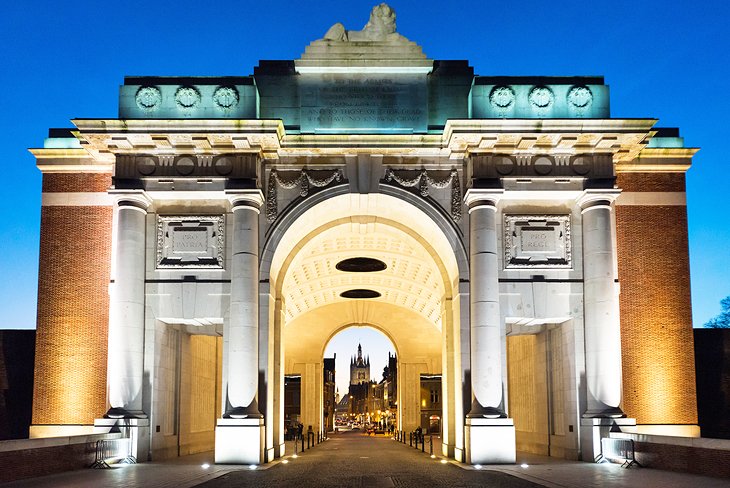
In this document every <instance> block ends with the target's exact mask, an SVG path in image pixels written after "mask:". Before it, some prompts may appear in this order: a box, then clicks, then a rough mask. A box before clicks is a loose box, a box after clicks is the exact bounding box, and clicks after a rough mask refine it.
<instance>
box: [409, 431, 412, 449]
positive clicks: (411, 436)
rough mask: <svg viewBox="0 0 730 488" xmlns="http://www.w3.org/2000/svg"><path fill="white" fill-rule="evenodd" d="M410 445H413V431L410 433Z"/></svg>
mask: <svg viewBox="0 0 730 488" xmlns="http://www.w3.org/2000/svg"><path fill="white" fill-rule="evenodd" d="M408 445H409V446H410V447H413V432H409V433H408Z"/></svg>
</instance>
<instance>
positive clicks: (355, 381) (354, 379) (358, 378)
mask: <svg viewBox="0 0 730 488" xmlns="http://www.w3.org/2000/svg"><path fill="white" fill-rule="evenodd" d="M369 381H370V357H369V356H368V357H367V358H365V359H363V357H362V346H361V345H360V344H358V345H357V358H355V357H353V358H352V359H351V360H350V384H351V385H359V384H360V383H367V382H369Z"/></svg>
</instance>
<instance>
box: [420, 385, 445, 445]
mask: <svg viewBox="0 0 730 488" xmlns="http://www.w3.org/2000/svg"><path fill="white" fill-rule="evenodd" d="M441 413H442V411H441V376H440V375H423V376H421V428H422V429H423V432H425V433H429V434H441Z"/></svg>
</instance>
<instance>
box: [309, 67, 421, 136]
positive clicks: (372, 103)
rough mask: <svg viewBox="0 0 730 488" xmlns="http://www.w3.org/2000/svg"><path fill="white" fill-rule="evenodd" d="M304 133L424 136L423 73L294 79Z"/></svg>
mask: <svg viewBox="0 0 730 488" xmlns="http://www.w3.org/2000/svg"><path fill="white" fill-rule="evenodd" d="M299 100H300V102H301V111H300V121H301V131H302V132H303V133H424V132H426V131H427V130H428V85H427V74H425V73H422V74H399V73H397V74H396V73H393V74H391V73H387V74H386V73H321V74H302V75H300V76H299Z"/></svg>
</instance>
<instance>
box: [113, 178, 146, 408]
mask: <svg viewBox="0 0 730 488" xmlns="http://www.w3.org/2000/svg"><path fill="white" fill-rule="evenodd" d="M148 205H149V200H148V199H147V198H146V196H145V195H144V194H143V193H141V192H140V193H129V194H122V195H119V197H118V201H117V228H116V243H115V244H116V246H115V258H114V267H115V275H114V283H113V284H112V285H111V294H110V301H109V352H108V367H107V387H108V399H109V405H110V407H111V408H110V409H109V411H108V412H107V414H106V416H107V417H110V418H133V417H145V414H144V412H143V411H142V388H143V379H144V306H145V303H144V301H145V293H144V281H145V225H146V222H145V221H146V217H147V207H148Z"/></svg>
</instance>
